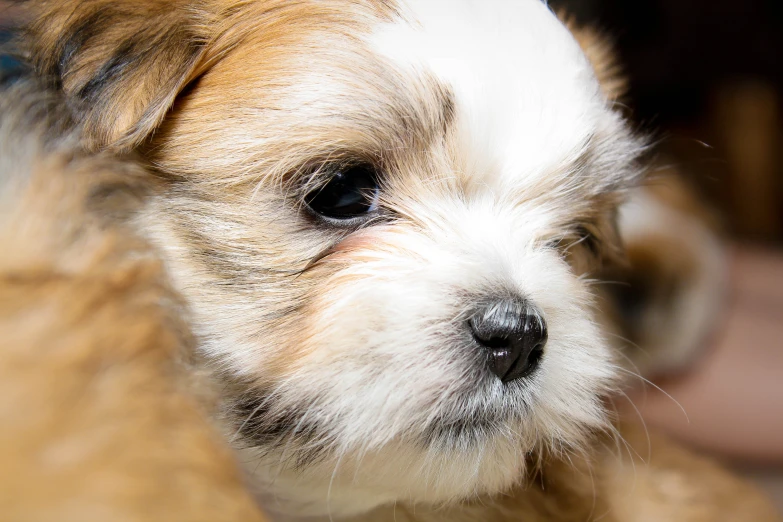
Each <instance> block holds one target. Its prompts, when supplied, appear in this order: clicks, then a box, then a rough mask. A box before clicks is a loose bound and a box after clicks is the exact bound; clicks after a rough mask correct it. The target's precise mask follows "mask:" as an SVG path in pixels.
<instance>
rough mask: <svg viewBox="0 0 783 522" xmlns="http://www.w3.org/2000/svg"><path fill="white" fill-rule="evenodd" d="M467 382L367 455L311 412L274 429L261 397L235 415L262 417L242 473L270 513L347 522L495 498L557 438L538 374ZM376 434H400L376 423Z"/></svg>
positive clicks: (248, 429)
mask: <svg viewBox="0 0 783 522" xmlns="http://www.w3.org/2000/svg"><path fill="white" fill-rule="evenodd" d="M474 377H475V379H473V380H468V381H466V382H464V383H463V385H462V386H460V388H459V390H458V391H455V392H454V393H453V394H452V395H451V396H450V398H449V401H448V402H443V401H441V402H439V403H438V406H433V407H432V409H431V410H430V411H429V412H427V415H426V420H425V421H423V422H420V423H419V424H418V425H415V426H414V425H408V426H406V427H405V428H403V429H401V430H399V431H398V434H397V436H395V437H392V438H391V439H390V440H388V441H387V442H385V443H383V444H382V445H378V446H373V447H370V446H369V445H368V444H367V442H368V441H367V440H366V438H363V437H359V438H357V440H356V441H354V442H353V443H350V442H346V441H345V440H344V437H345V436H346V430H345V429H344V426H336V425H333V426H330V425H329V424H328V423H320V424H319V423H318V422H317V421H314V419H313V418H312V417H308V414H307V413H306V412H307V411H308V410H309V409H311V408H307V407H302V408H299V409H297V408H294V409H291V408H283V409H282V410H284V411H285V413H284V414H280V415H278V416H277V419H276V421H272V420H271V419H272V418H273V416H272V417H270V413H271V412H272V411H275V410H278V406H277V405H273V404H272V403H271V402H270V399H269V398H268V397H267V398H265V399H263V401H265V402H261V403H257V402H256V403H254V402H249V403H247V404H245V405H243V406H242V407H241V409H242V410H243V412H244V413H243V414H244V415H245V416H247V413H248V412H250V413H252V412H256V414H260V417H261V418H260V419H259V422H257V423H254V422H245V423H244V425H243V426H242V427H241V429H240V431H241V434H242V437H243V438H244V441H245V444H244V446H245V450H243V452H244V453H245V455H247V456H249V457H250V462H251V467H249V469H252V473H253V474H254V478H255V479H256V481H255V482H256V483H257V484H259V485H260V487H261V491H263V492H264V494H270V493H271V494H274V496H275V500H274V502H273V504H274V505H277V506H278V507H279V509H280V510H281V511H282V512H284V513H286V514H290V515H295V516H323V515H326V514H331V515H333V516H353V515H356V514H359V513H361V512H364V511H367V510H369V509H372V508H374V507H379V506H381V505H388V504H393V503H396V502H403V503H412V504H427V505H445V504H450V503H454V502H460V501H465V500H471V499H475V498H477V497H479V496H484V495H497V494H502V493H504V492H506V491H508V490H510V489H511V488H512V487H514V486H515V485H517V484H518V483H519V482H520V481H523V480H525V479H526V478H527V476H528V471H529V468H530V466H529V463H531V462H539V461H540V459H541V457H542V455H543V452H544V451H548V450H549V449H551V448H548V445H549V444H550V443H552V442H553V440H554V439H556V438H557V437H556V436H555V435H552V434H551V433H549V434H547V433H545V432H544V430H542V427H544V426H546V427H548V428H551V429H555V428H557V426H553V425H552V422H553V419H552V417H551V416H550V417H547V415H548V414H547V406H546V405H545V404H541V402H545V399H544V398H542V399H536V396H537V394H536V393H535V389H536V388H539V389H541V388H542V386H543V383H542V382H540V381H541V375H540V374H539V372H533V373H532V374H531V375H529V376H528V377H526V378H524V379H520V380H518V381H514V382H511V383H506V384H504V383H501V382H500V380H499V379H497V378H496V377H494V376H492V375H490V374H488V373H487V374H485V373H483V372H476V373H475V374H474ZM368 393H369V391H368ZM539 396H540V395H539ZM322 406H325V405H322ZM419 413H420V412H419ZM539 413H543V414H542V415H539ZM596 421H597V422H598V420H597V419H596ZM560 428H562V432H563V433H570V434H571V436H570V438H568V439H562V440H559V441H557V442H558V444H559V445H560V449H564V448H568V447H571V448H576V447H577V446H579V445H580V443H581V442H583V441H582V440H578V438H577V437H575V436H574V435H573V434H574V433H575V431H574V429H573V426H567V425H563V426H561V427H560ZM383 429H387V430H389V431H393V430H396V429H399V428H398V427H395V426H393V421H392V420H391V419H388V420H387V419H381V420H380V424H379V429H378V431H382V430H383ZM294 485H296V487H294ZM357 499H361V501H358V500H357Z"/></svg>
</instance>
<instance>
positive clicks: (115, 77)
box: [26, 0, 209, 151]
mask: <svg viewBox="0 0 783 522" xmlns="http://www.w3.org/2000/svg"><path fill="white" fill-rule="evenodd" d="M29 17H30V19H31V20H32V21H31V23H30V24H29V25H28V26H27V31H26V45H27V47H28V49H29V54H30V58H31V60H32V63H33V65H34V66H35V68H36V69H37V71H38V72H39V73H41V74H43V75H44V76H45V77H47V78H48V79H49V80H50V81H51V82H52V83H53V84H55V85H56V86H57V87H59V88H61V89H62V90H63V92H64V93H65V95H66V97H67V99H68V103H69V105H70V106H71V108H72V109H73V110H74V113H75V115H76V117H77V119H78V120H79V121H80V122H81V123H82V125H83V128H84V138H85V145H86V146H87V147H88V148H90V149H93V150H96V149H103V148H111V149H114V150H117V151H127V150H130V149H132V148H134V147H136V146H137V145H139V144H140V143H141V142H142V141H144V139H146V138H147V137H148V136H149V135H150V134H151V133H152V132H153V131H154V130H155V129H156V128H157V127H158V125H160V123H161V121H162V119H163V118H164V116H165V114H166V112H167V111H168V110H169V108H170V107H171V105H172V104H173V103H174V100H175V98H176V96H177V95H178V94H179V92H180V91H181V90H182V89H183V88H185V87H186V86H187V84H188V83H189V82H190V81H192V80H193V79H194V78H195V77H196V76H197V75H198V73H199V71H198V65H199V64H200V63H201V58H202V56H203V54H204V49H205V46H206V42H207V41H208V40H209V38H208V36H207V35H205V34H199V33H198V32H197V30H196V29H194V28H196V27H205V26H206V24H201V23H199V22H200V21H199V20H198V11H197V10H196V9H192V8H190V7H188V6H186V5H185V4H184V3H182V2H179V1H176V0H172V1H167V2H156V1H152V0H133V1H129V0H118V1H110V0H87V1H83V0H82V1H77V0H70V1H67V0H60V1H49V2H36V3H34V4H32V6H31V12H30V15H29Z"/></svg>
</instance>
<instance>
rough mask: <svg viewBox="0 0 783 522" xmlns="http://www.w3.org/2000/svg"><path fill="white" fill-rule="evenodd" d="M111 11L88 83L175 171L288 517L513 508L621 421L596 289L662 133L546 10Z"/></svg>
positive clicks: (106, 112) (244, 417)
mask: <svg viewBox="0 0 783 522" xmlns="http://www.w3.org/2000/svg"><path fill="white" fill-rule="evenodd" d="M134 2H135V0H134ZM144 3H145V2H141V4H144ZM101 4H102V2H93V3H82V4H81V6H76V7H72V8H71V11H75V13H76V14H77V16H74V15H73V13H70V12H69V13H66V14H70V18H68V17H67V16H64V17H63V19H65V20H68V21H67V22H63V24H62V25H61V27H62V35H64V36H61V37H60V39H61V40H66V39H69V40H68V41H70V42H74V41H75V42H76V43H77V44H78V45H76V44H74V45H76V50H75V51H74V50H73V49H72V47H73V46H72V47H68V46H67V45H65V44H57V45H59V47H56V45H55V44H52V47H54V48H56V49H62V50H63V53H64V52H65V51H64V50H65V49H70V51H69V54H68V55H67V56H66V58H67V60H65V61H63V60H62V59H61V60H59V61H58V63H59V64H60V65H59V67H60V68H61V69H64V71H65V72H64V73H63V72H62V71H61V72H60V73H59V74H60V76H61V77H62V78H63V86H64V88H65V90H66V91H67V92H69V93H70V94H71V95H72V97H73V98H74V99H76V100H77V102H78V101H79V100H81V101H82V102H84V103H85V105H84V107H85V108H84V110H83V121H84V123H85V129H86V133H87V139H88V142H89V143H90V144H91V145H92V146H96V147H97V146H106V145H108V146H115V147H116V148H130V147H133V146H136V145H137V144H139V143H141V142H143V143H142V145H141V150H142V151H143V153H144V154H145V156H146V157H147V158H148V159H149V160H150V162H151V164H153V165H154V166H155V167H156V169H157V170H158V171H159V172H160V173H162V174H163V175H164V176H165V177H167V178H169V179H170V182H169V189H168V190H167V191H166V193H165V194H163V195H161V196H160V197H159V198H158V199H157V200H155V201H154V202H153V203H152V204H151V206H150V209H149V212H148V213H147V214H146V216H145V217H144V226H145V228H146V229H147V230H148V232H149V234H150V235H151V236H152V237H154V238H155V239H156V240H157V242H158V243H159V244H160V245H161V246H162V248H163V250H164V252H165V255H166V258H167V261H168V263H169V267H170V270H171V273H172V277H173V278H174V280H175V282H176V284H177V286H178V287H179V289H180V290H181V291H182V292H183V294H184V295H185V296H186V297H187V299H188V302H189V304H190V307H191V312H192V317H193V323H194V327H195V329H196V333H197V334H198V335H199V336H200V339H201V349H202V353H203V354H204V355H205V356H206V359H207V360H208V364H209V365H210V366H211V367H213V368H215V369H216V370H217V372H218V373H219V374H221V375H222V376H223V377H224V378H225V380H226V382H228V383H229V384H228V385H227V387H226V389H227V390H228V391H227V397H226V401H225V402H226V414H227V417H228V418H229V420H230V421H231V423H232V430H235V432H236V440H237V441H238V442H237V443H238V445H240V446H243V447H246V448H249V450H248V452H249V453H250V454H252V455H253V457H254V460H253V462H251V464H250V466H249V469H251V470H255V472H256V474H257V475H258V477H259V479H260V481H261V482H265V483H266V486H267V487H272V488H273V489H274V492H275V494H276V495H277V496H278V501H276V502H283V504H285V501H287V500H288V501H291V502H292V505H296V506H297V509H298V510H299V511H300V512H309V513H313V514H316V513H323V512H325V510H326V509H327V508H328V510H330V511H331V512H332V513H334V514H347V513H350V512H353V511H358V510H361V509H365V508H369V507H372V506H373V505H376V504H380V503H384V502H395V501H398V500H399V501H414V502H415V501H427V502H443V501H449V500H453V499H459V498H466V497H469V496H471V495H475V494H481V493H496V492H500V491H502V490H503V489H505V488H508V487H509V486H510V485H512V484H513V483H514V482H516V481H518V480H520V478H521V477H523V476H524V471H525V468H526V465H527V462H529V461H530V460H531V459H535V458H536V457H539V456H540V455H541V454H542V453H544V452H552V451H554V452H558V451H571V450H573V449H574V448H575V447H578V445H579V444H580V443H581V442H582V441H583V440H584V435H585V434H586V433H587V432H588V431H590V430H592V429H596V428H601V427H602V426H603V422H604V412H603V409H602V406H601V396H602V395H603V394H604V393H605V392H607V390H608V389H609V387H610V386H611V385H612V380H613V376H614V369H613V368H614V366H613V363H612V359H611V356H610V353H609V349H608V347H607V344H606V342H605V340H604V339H603V338H602V336H601V333H600V331H599V330H598V328H597V327H596V325H595V323H594V317H593V312H592V310H591V292H590V289H589V285H588V282H587V281H586V279H585V274H586V273H587V271H588V270H589V267H590V266H592V265H593V264H594V263H595V262H597V258H599V257H601V256H602V255H603V254H604V253H605V252H606V251H607V250H610V249H611V248H612V247H613V246H614V245H613V243H614V241H615V239H614V235H613V227H612V220H613V215H614V212H615V208H616V205H617V203H618V202H619V200H620V199H621V195H622V192H623V190H624V189H626V188H627V187H628V186H629V185H630V183H631V181H632V180H633V179H634V178H635V177H636V175H637V172H636V166H635V164H634V160H635V156H636V153H637V151H638V149H639V143H638V142H637V140H636V139H635V138H633V137H632V136H631V134H630V133H629V132H628V130H627V129H626V127H625V125H624V123H623V121H622V119H621V117H620V116H619V115H618V114H617V113H616V112H615V111H614V110H613V108H612V100H611V97H612V93H611V92H610V90H609V89H608V87H607V85H609V83H608V82H610V80H611V79H610V78H608V77H607V78H606V79H605V80H606V81H605V82H604V83H603V84H601V83H600V82H599V80H598V79H597V77H596V76H598V77H601V76H603V73H604V72H606V71H605V70H604V69H603V65H602V64H600V63H596V62H593V63H591V62H590V61H589V60H588V58H587V57H586V56H585V54H584V52H583V49H581V48H580V45H579V44H578V43H577V41H576V40H575V39H574V37H573V36H572V34H571V33H570V32H569V31H568V30H567V29H566V28H565V27H564V26H563V25H562V24H561V23H560V22H559V21H558V20H557V18H556V17H555V16H554V15H553V14H552V13H551V12H549V11H548V9H547V8H546V7H545V6H544V5H543V4H542V3H540V2H539V1H537V0H518V1H506V0H496V1H491V2H487V1H486V0H482V1H481V2H478V1H476V2H471V1H467V0H460V1H458V2H454V1H445V0H442V1H438V0H410V1H409V2H404V3H400V4H394V3H393V2H381V1H371V0H365V1H349V0H345V1H340V0H328V1H311V2H286V1H261V0H258V1H250V2H241V3H240V2H236V5H234V3H232V2H228V1H224V0H221V1H217V0H215V2H213V3H210V2H206V3H200V4H199V9H201V10H196V9H195V7H193V8H189V7H191V6H188V3H187V2H175V3H172V6H170V7H163V8H161V7H159V6H158V7H156V8H155V9H158V10H163V11H165V12H164V13H162V14H161V13H157V15H156V16H157V18H156V19H157V20H169V22H168V25H167V26H166V27H168V29H165V30H164V26H157V25H156V23H157V22H152V21H150V20H153V19H152V18H149V17H152V16H153V15H145V14H144V11H143V9H141V10H140V8H138V7H136V6H132V5H127V6H126V5H125V2H119V3H117V2H113V3H111V5H109V2H106V5H101ZM393 4H394V5H393ZM96 6H99V7H100V8H101V9H102V11H101V12H102V13H103V14H102V15H101V16H103V18H101V16H98V15H95V12H98V11H97V10H96ZM117 13H119V14H122V16H123V18H122V20H124V21H123V22H117V25H122V24H125V25H127V26H132V20H134V19H135V18H134V16H135V17H136V18H138V19H139V20H142V21H144V20H146V24H141V23H140V24H139V26H138V27H136V28H134V30H133V31H130V30H128V34H127V36H126V37H125V40H124V41H123V39H122V38H117V37H116V34H112V36H113V39H112V41H108V40H106V41H103V40H101V38H102V37H101V35H100V34H89V35H85V36H83V37H81V38H79V37H78V36H74V35H78V31H77V29H78V21H79V20H88V19H90V17H91V16H92V17H93V18H92V19H93V21H95V20H99V19H100V20H102V22H101V23H103V24H104V25H106V24H109V25H107V27H108V26H110V24H111V23H112V20H114V18H113V17H114V16H119V15H118V14H117ZM53 16H54V15H53ZM58 16H60V15H58ZM186 16H187V17H197V18H198V23H195V22H193V20H191V19H187V20H186V21H185V22H180V21H179V20H180V18H179V17H186ZM167 17H168V18H167ZM73 20H76V21H73ZM128 20H131V21H130V22H129V21H128ZM177 24H180V25H177ZM172 27H173V28H174V29H171V28H172ZM69 28H71V29H70V30H69ZM118 30H119V29H118ZM178 31H179V32H178ZM198 31H201V32H202V33H201V34H196V35H195V36H194V35H192V34H190V32H196V33H198ZM107 32H108V33H110V34H111V31H109V30H107ZM164 33H165V34H164ZM144 41H146V42H148V43H146V44H145V43H144ZM149 42H152V44H153V45H151V44H150V43H149ZM194 42H195V43H194ZM186 45H190V47H185V48H183V46H186ZM101 46H102V47H101ZM155 46H157V49H159V50H157V51H156V50H155V49H153V47H155ZM129 49H130V50H129ZM160 49H163V50H160ZM54 54H57V53H54ZM63 56H65V54H63ZM79 56H83V57H84V58H83V59H82V61H81V62H80V61H79ZM96 56H103V59H102V61H101V59H98V58H96ZM68 60H70V62H69V61H68ZM183 64H184V65H183ZM123 68H124V69H123ZM120 69H122V70H120ZM68 71H72V72H71V74H70V76H69V73H68ZM118 71H119V72H118ZM596 73H598V74H596ZM149 75H153V79H148V76H149ZM125 78H130V79H132V80H133V81H134V82H135V83H134V84H133V88H132V89H131V88H130V87H128V86H127V85H126V86H125V87H123V82H124V81H126V80H125ZM145 82H146V83H145ZM185 86H187V88H185ZM129 89H130V90H129ZM183 89H184V90H183ZM180 90H183V92H179V91H180ZM123 93H124V94H123ZM175 98H176V101H175V102H174V103H173V108H172V109H171V111H170V112H168V113H167V112H166V111H167V110H168V109H169V108H170V107H171V102H172V101H174V100H175ZM88 104H89V107H88ZM159 125H160V126H159ZM158 126H159V128H157V130H156V132H155V133H154V135H153V136H152V137H149V132H148V131H150V130H151V129H154V128H156V127H158ZM281 498H282V501H281V500H280V499H281ZM359 498H361V500H357V499H359ZM274 505H275V502H273V504H272V507H274ZM277 505H280V504H277ZM288 507H289V506H287V505H286V506H285V508H284V509H287V508H288Z"/></svg>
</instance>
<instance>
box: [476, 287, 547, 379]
mask: <svg viewBox="0 0 783 522" xmlns="http://www.w3.org/2000/svg"><path fill="white" fill-rule="evenodd" d="M469 326H470V329H471V331H472V333H473V338H474V339H475V341H476V342H477V343H478V344H479V345H480V346H481V347H482V348H484V349H485V350H486V355H487V361H488V366H489V369H490V370H491V371H492V373H494V374H495V375H496V376H497V377H498V378H500V380H501V381H503V382H504V383H506V382H510V381H513V380H515V379H520V378H522V377H525V376H527V375H529V374H530V373H532V372H533V371H534V370H535V369H536V368H537V367H538V365H539V363H540V361H541V358H542V357H543V355H544V346H545V345H546V341H547V330H546V324H545V322H544V320H543V318H542V317H541V316H540V315H539V314H538V313H536V312H534V311H532V310H531V309H530V308H529V307H528V306H527V304H525V303H521V302H519V301H499V302H496V303H493V304H490V305H488V306H484V307H482V308H481V309H480V310H479V311H478V312H477V313H476V314H474V315H473V317H471V318H470V320H469Z"/></svg>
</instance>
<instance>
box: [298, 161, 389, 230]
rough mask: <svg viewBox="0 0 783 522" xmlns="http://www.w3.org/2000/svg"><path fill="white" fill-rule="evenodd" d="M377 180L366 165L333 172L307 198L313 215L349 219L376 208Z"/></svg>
mask: <svg viewBox="0 0 783 522" xmlns="http://www.w3.org/2000/svg"><path fill="white" fill-rule="evenodd" d="M379 195H380V190H379V189H378V179H377V175H376V173H375V170H374V169H373V168H372V167H370V166H368V165H357V166H353V167H346V168H344V169H342V170H339V171H337V172H335V173H334V174H333V175H332V178H331V179H330V180H329V182H328V183H327V184H326V185H324V186H323V187H320V188H318V189H316V190H314V191H312V192H311V193H309V194H308V195H307V197H306V198H305V201H306V202H307V205H308V206H309V207H310V208H311V209H313V211H314V212H316V213H317V214H320V215H322V216H325V217H328V218H332V219H351V218H355V217H359V216H362V215H364V214H368V213H370V212H373V211H374V210H376V209H377V208H378V196H379Z"/></svg>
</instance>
